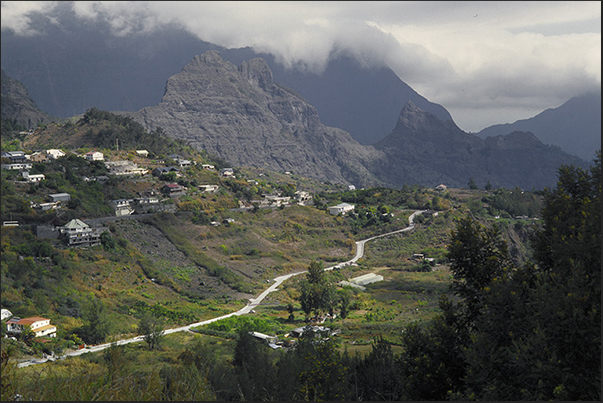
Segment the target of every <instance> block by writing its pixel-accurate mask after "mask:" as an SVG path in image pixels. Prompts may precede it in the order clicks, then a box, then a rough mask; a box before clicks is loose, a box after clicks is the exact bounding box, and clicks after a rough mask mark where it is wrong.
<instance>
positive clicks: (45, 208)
mask: <svg viewBox="0 0 603 403" xmlns="http://www.w3.org/2000/svg"><path fill="white" fill-rule="evenodd" d="M58 206H59V203H58V202H55V203H52V202H48V203H34V202H31V207H32V208H34V209H36V210H40V211H48V210H54V209H56V208H57V207H58Z"/></svg>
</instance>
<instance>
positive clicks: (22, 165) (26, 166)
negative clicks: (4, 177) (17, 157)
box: [2, 162, 33, 170]
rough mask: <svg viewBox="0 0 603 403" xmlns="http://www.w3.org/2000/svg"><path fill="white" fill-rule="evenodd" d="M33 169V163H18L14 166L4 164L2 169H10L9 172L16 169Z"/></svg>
mask: <svg viewBox="0 0 603 403" xmlns="http://www.w3.org/2000/svg"><path fill="white" fill-rule="evenodd" d="M32 167H33V165H32V163H31V162H17V163H14V164H2V169H8V170H15V169H19V170H26V169H31V168H32Z"/></svg>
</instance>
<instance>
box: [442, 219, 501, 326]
mask: <svg viewBox="0 0 603 403" xmlns="http://www.w3.org/2000/svg"><path fill="white" fill-rule="evenodd" d="M447 257H448V260H449V261H450V270H451V272H452V276H453V283H452V288H453V290H454V292H455V293H456V294H457V295H458V296H460V297H461V298H462V300H463V305H464V307H465V308H466V310H465V320H466V321H467V323H468V325H471V324H472V322H473V321H474V320H475V318H476V317H477V316H478V315H479V314H480V313H481V312H482V309H483V307H484V290H485V289H486V287H488V286H489V285H490V284H491V283H492V281H493V280H494V279H495V278H499V277H500V276H502V275H503V274H504V273H505V272H506V269H507V268H509V267H511V266H512V261H511V257H510V255H509V251H508V247H507V243H506V241H505V240H504V239H503V238H502V236H501V233H500V230H499V228H498V227H497V226H493V227H485V226H484V225H482V224H480V223H479V222H477V221H476V220H474V219H472V218H470V217H466V218H463V219H461V220H460V221H459V223H458V225H457V227H456V229H455V230H453V231H452V233H451V242H450V245H449V247H448V254H447Z"/></svg>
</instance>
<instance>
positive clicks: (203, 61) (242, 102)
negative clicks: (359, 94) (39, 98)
mask: <svg viewBox="0 0 603 403" xmlns="http://www.w3.org/2000/svg"><path fill="white" fill-rule="evenodd" d="M123 113H124V114H127V115H128V116H130V117H132V118H133V119H135V120H136V121H138V122H139V123H141V124H142V125H143V126H145V127H146V128H147V129H148V130H156V129H157V128H158V127H161V128H162V129H163V130H164V131H165V133H166V134H167V135H168V136H170V137H172V138H176V139H181V140H184V141H186V142H188V143H189V144H190V145H191V146H193V147H195V148H197V149H204V150H206V151H207V152H208V153H210V154H212V155H216V156H219V157H220V158H223V159H225V160H227V161H229V162H230V163H231V164H233V165H234V166H250V167H260V168H261V167H267V168H270V169H272V170H277V171H278V170H280V171H289V172H293V173H295V174H299V175H302V176H307V177H312V178H317V179H321V180H324V181H330V182H333V183H354V184H357V185H360V186H365V185H369V184H382V182H381V181H379V180H378V179H377V177H376V176H375V175H374V174H373V173H371V172H370V171H368V170H367V168H366V165H367V164H368V162H369V161H371V160H375V159H378V158H379V153H378V152H376V151H375V150H374V149H373V148H372V147H366V146H363V145H361V144H360V143H358V142H357V141H356V140H354V139H353V138H352V137H351V136H350V135H349V133H346V132H344V131H343V130H341V129H338V128H332V127H327V126H325V125H323V124H322V123H321V121H320V119H319V117H318V113H317V111H316V109H315V108H314V107H313V106H312V105H310V104H308V103H307V102H305V101H304V100H303V99H302V98H300V97H298V96H297V95H296V94H294V93H293V92H291V91H290V90H288V89H287V88H286V87H283V86H281V85H279V84H277V83H275V82H274V79H273V76H272V72H271V70H270V68H269V67H268V65H267V64H266V62H265V61H264V60H263V59H261V58H255V59H251V60H249V61H246V62H243V63H242V64H241V65H240V66H239V67H238V68H237V66H235V65H234V64H232V63H230V62H228V61H226V60H224V59H223V58H222V57H221V56H220V54H219V52H217V51H208V52H205V53H203V54H202V55H200V56H196V57H195V58H193V60H192V61H191V62H190V63H188V64H187V65H186V66H185V67H184V68H183V69H182V70H181V71H180V72H179V73H177V74H175V75H173V76H172V77H170V78H169V79H168V80H167V84H166V87H165V94H164V96H163V98H162V99H161V102H160V103H159V104H158V105H156V106H149V107H146V108H143V109H141V110H140V111H138V112H127V113H126V112H123Z"/></svg>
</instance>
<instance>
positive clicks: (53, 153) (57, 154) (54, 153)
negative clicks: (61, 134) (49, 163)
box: [45, 148, 66, 160]
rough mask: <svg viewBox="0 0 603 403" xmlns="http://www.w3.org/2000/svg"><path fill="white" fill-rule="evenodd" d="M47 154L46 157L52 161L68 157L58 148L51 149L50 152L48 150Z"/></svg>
mask: <svg viewBox="0 0 603 403" xmlns="http://www.w3.org/2000/svg"><path fill="white" fill-rule="evenodd" d="M45 153H46V157H48V159H51V160H56V159H59V158H61V157H64V156H65V155H66V154H65V152H64V151H63V150H59V149H56V148H51V149H49V150H46V151H45Z"/></svg>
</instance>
